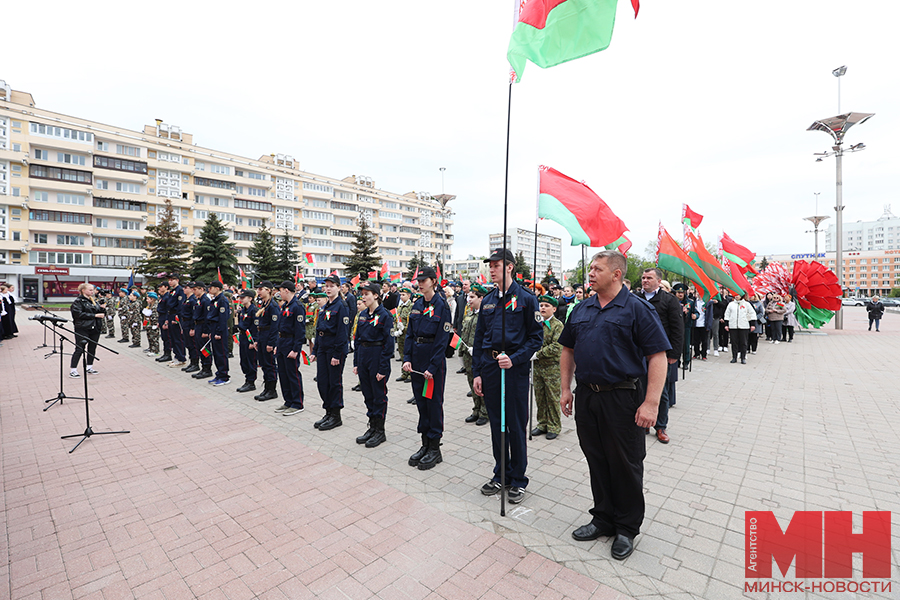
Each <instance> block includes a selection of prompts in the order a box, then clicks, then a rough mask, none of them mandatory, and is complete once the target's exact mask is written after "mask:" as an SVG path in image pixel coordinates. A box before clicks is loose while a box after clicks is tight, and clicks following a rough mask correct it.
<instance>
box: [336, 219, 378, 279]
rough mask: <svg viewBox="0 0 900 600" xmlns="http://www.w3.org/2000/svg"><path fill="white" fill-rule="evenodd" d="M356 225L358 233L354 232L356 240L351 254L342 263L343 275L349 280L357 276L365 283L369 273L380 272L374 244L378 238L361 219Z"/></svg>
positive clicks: (376, 249)
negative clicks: (357, 225)
mask: <svg viewBox="0 0 900 600" xmlns="http://www.w3.org/2000/svg"><path fill="white" fill-rule="evenodd" d="M358 223H359V231H357V232H356V239H355V240H353V244H352V246H351V249H352V254H350V256H349V257H348V258H347V262H345V263H344V274H345V275H346V276H347V277H350V278H352V277H353V276H355V275H359V276H360V279H361V280H363V281H365V280H366V278H367V277H368V274H369V272H370V271H376V272H378V271H380V269H381V264H382V260H381V256H380V255H379V254H378V248H377V244H376V243H377V241H378V238H377V237H376V236H375V233H374V232H372V230H371V229H369V226H368V225H367V224H366V222H365V221H364V220H363V219H359V221H358Z"/></svg>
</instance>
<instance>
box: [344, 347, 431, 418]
mask: <svg viewBox="0 0 900 600" xmlns="http://www.w3.org/2000/svg"><path fill="white" fill-rule="evenodd" d="M356 360H357V363H358V366H357V372H358V373H359V387H360V388H361V389H362V395H363V400H364V401H365V403H366V416H367V417H369V418H370V419H371V418H372V417H375V418H377V419H383V418H385V416H386V415H387V403H388V398H387V382H388V379H390V377H391V368H390V365H388V368H387V373H379V372H378V367H379V364H380V363H381V346H377V347H369V346H360V347H359V348H357V349H356ZM379 374H380V375H384V379H382V380H381V381H378V377H377V376H378V375H379ZM416 400H419V401H425V398H421V397H420V398H417V399H416Z"/></svg>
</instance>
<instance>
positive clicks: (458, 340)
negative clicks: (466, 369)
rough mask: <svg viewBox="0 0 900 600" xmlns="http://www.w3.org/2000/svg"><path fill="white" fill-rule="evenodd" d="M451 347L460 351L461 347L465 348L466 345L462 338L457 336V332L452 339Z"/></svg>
mask: <svg viewBox="0 0 900 600" xmlns="http://www.w3.org/2000/svg"><path fill="white" fill-rule="evenodd" d="M450 345H451V346H452V347H453V349H454V350H459V347H460V346H465V345H466V343H465V342H464V341H462V338H461V337H459V336H458V335H456V332H454V333H453V337H452V338H450Z"/></svg>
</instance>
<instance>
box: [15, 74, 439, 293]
mask: <svg viewBox="0 0 900 600" xmlns="http://www.w3.org/2000/svg"><path fill="white" fill-rule="evenodd" d="M193 138H194V136H193V135H192V134H189V133H185V132H183V131H182V129H181V128H180V127H177V126H174V125H170V124H167V123H163V122H161V121H156V122H155V123H154V124H151V125H145V126H144V128H143V129H142V130H140V131H134V130H129V129H125V128H121V127H117V126H113V125H107V124H103V123H97V122H93V121H88V120H85V119H80V118H77V117H71V116H68V115H64V114H61V113H56V112H51V111H48V110H44V109H42V108H38V107H36V106H35V102H34V99H33V98H32V96H31V94H28V93H26V92H20V91H16V90H13V89H12V88H11V87H10V86H9V85H8V84H6V83H5V82H4V81H2V80H0V281H12V282H14V283H17V284H18V286H19V295H21V296H24V297H26V298H31V299H33V300H41V301H42V300H44V299H45V298H48V297H53V296H60V295H61V296H67V295H69V294H68V291H67V290H69V289H70V288H71V287H72V286H71V284H73V283H74V284H77V282H81V281H96V282H98V283H101V284H104V285H106V284H107V283H110V282H113V281H115V282H116V284H118V283H124V282H127V281H128V277H129V276H130V274H131V270H132V268H133V267H135V265H136V264H137V263H138V261H139V260H140V259H141V258H142V257H143V256H144V255H145V253H146V251H145V246H144V235H145V232H146V228H147V227H148V226H150V225H154V224H155V223H156V220H157V214H158V213H159V211H160V210H161V209H162V208H163V206H164V203H165V201H166V200H167V199H168V200H171V201H172V204H173V206H174V208H175V215H176V219H177V221H178V223H179V225H180V226H181V229H182V233H183V234H184V238H185V239H186V240H188V241H191V242H193V241H196V240H197V239H198V238H199V233H200V230H201V229H202V227H203V225H204V223H205V221H206V219H207V218H208V216H209V215H210V214H211V213H213V212H215V213H216V214H217V215H218V216H219V218H220V219H222V220H223V221H225V222H226V224H227V226H228V231H229V237H230V238H231V239H230V241H232V242H234V244H235V246H236V248H237V253H238V264H239V265H241V266H242V267H243V268H244V269H245V271H248V272H250V271H252V265H251V264H250V261H249V259H248V258H247V253H248V250H249V249H250V247H251V245H252V244H253V241H254V239H255V238H256V236H257V234H258V232H259V229H260V228H261V227H262V226H263V225H264V224H265V225H266V226H268V227H269V228H270V229H271V230H272V234H273V235H275V236H276V237H277V236H281V235H284V234H285V232H287V234H288V235H290V236H291V237H292V238H294V240H295V242H296V249H297V252H298V254H307V253H309V254H312V255H313V258H314V262H315V266H314V267H312V266H309V267H306V268H305V269H304V267H302V266H301V269H302V271H301V272H302V273H303V274H304V275H307V276H317V277H324V276H325V275H327V274H328V273H331V272H333V271H337V272H338V274H340V275H342V276H343V275H345V273H344V270H343V263H344V261H345V260H346V259H347V257H349V256H350V254H351V244H352V242H353V240H354V237H355V235H356V233H357V231H358V230H359V226H358V222H359V220H364V221H365V222H366V223H367V224H368V225H369V226H370V227H371V228H372V229H373V231H374V233H375V234H376V235H377V236H378V251H379V253H380V254H381V255H382V256H383V258H384V260H385V261H387V262H388V265H389V266H390V268H391V271H392V272H397V271H399V270H405V269H406V267H407V264H408V262H409V260H410V259H411V258H412V257H413V256H415V255H417V254H421V255H422V256H423V257H424V258H425V260H427V261H428V262H429V263H431V264H433V263H434V262H435V261H436V260H437V258H438V257H440V256H441V253H443V255H444V256H451V250H452V244H453V234H452V227H453V219H452V213H451V212H450V211H449V210H448V209H442V207H441V205H440V203H438V202H436V201H435V200H434V199H433V197H432V195H431V194H429V193H427V192H409V193H405V194H397V193H392V192H387V191H384V190H381V189H378V188H377V187H376V186H375V182H374V180H373V179H372V178H370V177H367V176H358V175H353V176H349V177H344V178H342V179H337V178H332V177H328V176H322V175H315V174H312V173H308V172H305V171H301V170H300V169H299V168H298V164H297V161H296V160H295V159H294V158H292V157H291V156H290V155H287V154H275V155H265V156H261V157H260V158H258V159H251V158H246V157H244V156H238V155H234V154H229V153H226V152H220V151H218V150H214V149H210V148H206V147H203V146H200V145H198V144H196V143H195V142H194V139H193ZM302 264H303V262H302V261H301V265H302ZM138 281H140V278H138ZM107 287H108V286H107ZM26 288H27V289H26ZM26 292H27V293H26Z"/></svg>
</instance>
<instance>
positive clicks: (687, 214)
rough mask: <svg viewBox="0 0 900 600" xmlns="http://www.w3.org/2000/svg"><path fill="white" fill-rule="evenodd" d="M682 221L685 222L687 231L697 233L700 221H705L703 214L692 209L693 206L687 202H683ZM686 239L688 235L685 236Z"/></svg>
mask: <svg viewBox="0 0 900 600" xmlns="http://www.w3.org/2000/svg"><path fill="white" fill-rule="evenodd" d="M681 222H682V223H684V231H685V233H687V232H688V231H690V232H692V233H697V228H698V227H700V223H702V222H703V215H701V214H700V213H695V212H694V211H692V210H691V207H690V206H688V205H687V204H682V205H681ZM685 239H687V236H685Z"/></svg>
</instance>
